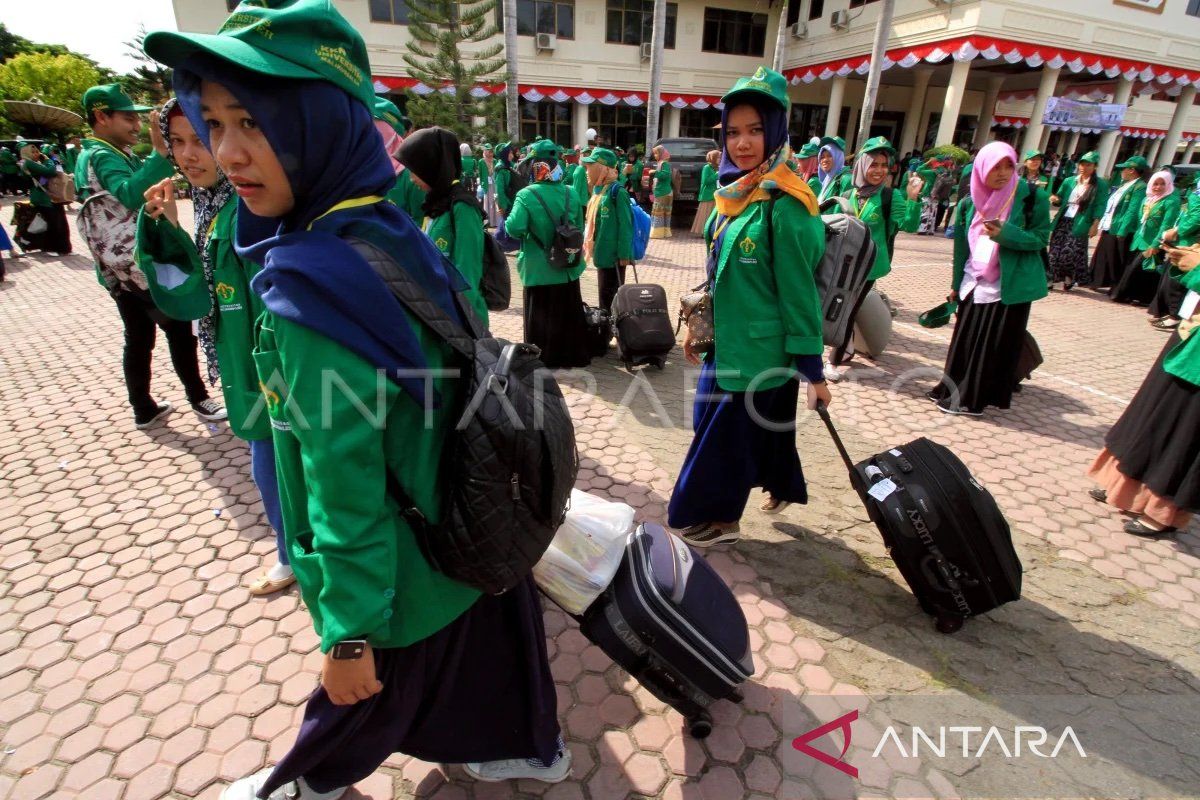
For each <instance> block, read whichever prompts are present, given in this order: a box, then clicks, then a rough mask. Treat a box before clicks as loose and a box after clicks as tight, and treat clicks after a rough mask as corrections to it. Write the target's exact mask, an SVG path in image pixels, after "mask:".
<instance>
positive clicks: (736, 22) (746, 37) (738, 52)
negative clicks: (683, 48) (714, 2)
mask: <svg viewBox="0 0 1200 800" xmlns="http://www.w3.org/2000/svg"><path fill="white" fill-rule="evenodd" d="M766 45H767V15H766V14H752V13H750V12H749V11H733V10H731V9H728V8H705V9H704V40H703V45H702V49H703V50H705V51H706V52H709V53H724V54H726V55H731V56H762V54H763V53H764V52H765V50H766Z"/></svg>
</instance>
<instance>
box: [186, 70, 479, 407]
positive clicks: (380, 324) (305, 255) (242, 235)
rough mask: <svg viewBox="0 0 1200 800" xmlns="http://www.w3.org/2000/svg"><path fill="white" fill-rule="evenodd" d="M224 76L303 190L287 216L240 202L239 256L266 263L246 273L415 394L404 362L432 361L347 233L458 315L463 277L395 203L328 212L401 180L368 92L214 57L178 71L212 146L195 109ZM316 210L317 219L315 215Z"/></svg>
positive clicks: (420, 389) (280, 309) (269, 295)
mask: <svg viewBox="0 0 1200 800" xmlns="http://www.w3.org/2000/svg"><path fill="white" fill-rule="evenodd" d="M202 79H203V80H210V81H214V82H217V83H220V84H222V85H223V86H225V88H227V89H228V90H229V91H230V92H231V93H232V94H233V95H234V96H235V97H237V99H238V100H239V101H240V102H241V103H242V105H243V106H244V107H245V108H246V111H247V112H248V113H249V114H250V115H251V116H252V117H253V118H254V120H255V122H256V123H257V125H258V126H259V128H260V129H261V130H262V132H263V135H264V136H266V138H267V141H268V142H270V144H271V147H272V149H273V150H274V151H275V155H276V157H277V158H278V159H279V162H280V164H281V165H282V166H283V168H284V171H285V172H286V174H287V177H288V181H289V182H290V183H291V187H292V192H293V194H294V195H295V198H296V204H295V206H294V208H293V209H292V210H291V211H290V212H289V213H288V214H287V215H286V216H284V217H280V218H266V217H259V216H257V215H255V214H253V213H251V211H250V209H249V208H247V207H246V205H245V203H240V204H239V206H238V218H237V238H236V242H235V244H236V249H237V252H238V255H240V256H242V257H243V258H247V259H249V260H251V261H254V262H257V263H259V264H262V265H263V270H262V271H261V272H260V273H259V274H258V275H257V276H256V277H255V278H254V280H253V281H252V283H251V286H252V287H253V289H254V291H255V292H257V293H258V294H259V295H260V296H261V297H262V299H263V302H264V303H265V305H266V306H267V308H268V309H269V310H270V311H272V312H273V313H275V314H278V315H279V316H282V317H284V318H285V319H289V320H291V321H293V322H296V323H297V324H300V325H304V326H305V327H308V328H311V329H313V330H315V331H317V332H318V333H321V334H322V335H325V336H328V337H329V338H331V339H333V340H335V341H337V342H339V343H340V344H342V345H344V346H345V347H347V348H348V349H350V350H352V351H353V352H355V353H357V354H358V355H360V356H362V357H363V358H364V359H365V360H367V361H368V362H369V363H371V364H373V365H374V366H376V367H378V368H381V369H385V370H386V371H387V373H388V375H389V378H390V379H391V380H393V381H394V382H395V383H396V384H397V385H399V386H400V387H401V388H403V389H404V390H405V391H406V392H408V393H409V394H410V395H411V396H412V397H413V398H414V399H416V400H417V401H418V402H421V403H424V402H425V392H424V385H423V383H422V381H421V379H420V378H417V377H409V378H401V377H399V376H398V375H397V372H398V371H399V370H419V369H424V368H425V367H426V366H427V364H426V361H425V357H424V354H423V352H422V350H421V348H420V343H419V342H418V340H417V337H416V334H414V333H413V331H412V329H411V328H410V327H409V326H408V325H404V324H397V320H402V319H404V318H405V315H406V312H405V310H404V308H403V307H402V306H401V305H400V302H399V301H398V300H396V299H395V298H394V297H393V295H392V294H391V292H390V291H389V290H388V288H387V287H386V285H385V284H384V283H383V281H382V279H381V278H379V276H378V275H377V274H376V273H375V271H374V269H372V268H371V266H370V265H369V264H368V263H367V262H366V260H365V259H363V258H362V257H361V256H359V255H358V254H357V253H356V252H355V251H354V250H353V249H352V248H351V247H350V245H349V244H347V243H346V242H345V241H344V239H345V237H350V236H353V237H357V238H361V239H364V240H367V241H369V242H371V243H372V244H375V245H376V246H378V247H380V248H381V249H383V250H385V251H387V252H388V253H390V254H391V255H392V256H393V257H394V258H395V259H396V260H397V261H398V262H399V263H400V265H401V266H402V267H403V268H404V269H405V270H406V271H407V272H408V273H409V274H410V275H411V276H412V277H413V278H414V279H415V280H416V281H417V282H418V283H419V284H420V285H421V287H422V288H423V289H424V290H425V292H426V293H427V294H428V295H429V297H430V298H431V299H432V300H433V301H434V302H435V303H437V305H438V306H440V307H441V308H442V310H443V311H445V312H446V313H447V314H449V315H450V317H451V318H452V319H455V320H461V315H460V314H459V312H458V310H457V305H456V303H455V301H454V297H453V295H454V293H455V292H457V291H461V290H462V289H464V288H465V287H466V281H464V280H463V278H462V276H461V275H460V274H459V273H458V271H457V270H456V269H455V268H454V266H453V265H452V264H451V263H450V262H449V261H447V260H446V258H445V257H444V256H443V255H442V254H441V252H439V251H438V249H437V247H435V246H434V244H433V242H431V241H430V240H429V237H427V236H426V235H425V234H424V233H422V232H421V230H420V229H419V228H417V227H416V225H415V224H414V223H413V221H412V219H410V218H409V217H408V215H407V214H405V213H404V212H402V211H401V210H400V209H398V208H397V207H396V206H394V205H393V204H391V203H388V202H377V203H372V204H369V205H363V206H359V207H356V208H347V209H341V210H338V211H336V212H333V213H328V214H327V212H328V211H329V210H330V209H331V208H333V207H334V206H335V205H337V204H338V203H340V202H342V201H345V200H353V199H357V198H364V197H370V196H383V195H386V194H387V192H388V190H389V189H390V188H391V186H392V184H393V183H394V182H395V177H396V175H395V171H394V170H393V167H392V163H391V159H390V158H388V156H387V154H386V152H384V146H383V140H382V138H381V137H380V136H379V132H378V131H377V130H376V129H375V124H374V120H373V119H372V117H371V114H370V112H369V111H368V110H367V108H366V106H364V105H363V104H362V103H361V102H359V101H358V100H356V99H355V98H353V97H351V96H350V95H349V94H347V93H346V92H344V91H342V90H341V89H339V88H337V87H336V86H334V85H333V84H331V83H327V82H325V81H308V80H287V79H282V78H275V77H270V76H265V75H260V74H258V73H253V72H250V71H248V70H245V69H241V68H239V67H235V66H233V65H230V64H228V63H227V62H224V61H220V60H217V59H215V58H212V57H208V56H196V57H193V58H191V59H189V60H188V61H186V62H185V63H184V64H181V65H180V66H179V67H177V68H176V70H175V91H176V94H177V95H178V96H179V102H180V105H181V106H182V107H183V110H184V113H185V114H187V116H188V119H189V120H191V122H192V125H193V126H194V127H195V129H196V131H197V132H199V134H200V137H201V139H202V140H203V141H204V143H205V145H208V143H209V142H208V128H207V126H206V125H205V124H204V120H203V115H202V114H201V112H200V81H201V80H202ZM318 217H319V219H318Z"/></svg>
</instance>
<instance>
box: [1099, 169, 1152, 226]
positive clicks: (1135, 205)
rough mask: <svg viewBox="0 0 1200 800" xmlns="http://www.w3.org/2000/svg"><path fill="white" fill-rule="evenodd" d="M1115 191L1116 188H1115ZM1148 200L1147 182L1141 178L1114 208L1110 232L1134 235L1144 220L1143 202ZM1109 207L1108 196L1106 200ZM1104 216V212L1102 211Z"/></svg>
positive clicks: (1105, 203)
mask: <svg viewBox="0 0 1200 800" xmlns="http://www.w3.org/2000/svg"><path fill="white" fill-rule="evenodd" d="M1114 191H1115V190H1114ZM1145 201H1146V182H1145V181H1144V180H1141V179H1140V178H1139V179H1138V180H1136V181H1134V183H1133V186H1130V187H1129V189H1128V190H1127V191H1126V192H1125V194H1124V195H1122V197H1121V200H1120V201H1119V202H1118V203H1117V207H1116V208H1115V209H1113V218H1112V224H1111V225H1109V226H1108V232H1109V233H1110V234H1112V235H1113V236H1132V235H1133V233H1134V231H1136V230H1137V229H1138V225H1139V224H1140V223H1141V220H1142V203H1144V202H1145ZM1104 206H1105V208H1107V207H1108V198H1105V200H1104ZM1100 216H1101V217H1103V216H1104V212H1101V213H1100Z"/></svg>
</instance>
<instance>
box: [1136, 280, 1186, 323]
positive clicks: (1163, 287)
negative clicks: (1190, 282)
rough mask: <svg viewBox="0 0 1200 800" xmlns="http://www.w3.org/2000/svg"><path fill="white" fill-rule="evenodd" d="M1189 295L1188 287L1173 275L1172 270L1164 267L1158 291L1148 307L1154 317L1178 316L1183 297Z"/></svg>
mask: <svg viewBox="0 0 1200 800" xmlns="http://www.w3.org/2000/svg"><path fill="white" fill-rule="evenodd" d="M1185 297H1187V289H1186V288H1185V287H1184V285H1183V284H1182V283H1180V282H1179V281H1178V280H1176V279H1175V278H1172V277H1171V270H1169V269H1164V270H1163V272H1162V278H1161V279H1159V281H1158V291H1156V292H1155V293H1154V299H1153V300H1152V301H1151V302H1150V308H1148V309H1146V310H1147V311H1148V312H1150V316H1152V317H1178V316H1179V308H1180V306H1182V305H1183V298H1185Z"/></svg>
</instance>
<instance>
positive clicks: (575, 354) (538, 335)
mask: <svg viewBox="0 0 1200 800" xmlns="http://www.w3.org/2000/svg"><path fill="white" fill-rule="evenodd" d="M525 341H526V342H528V343H530V344H536V345H537V346H538V347H540V348H541V350H542V363H543V364H545V365H546V366H547V367H550V368H551V369H570V368H572V367H586V366H587V365H588V364H590V363H592V357H591V352H590V348H589V346H588V335H587V320H586V319H585V318H584V316H583V295H582V294H580V292H579V281H577V280H575V281H569V282H567V283H556V284H553V285H551V286H527V287H526V288H525Z"/></svg>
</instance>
